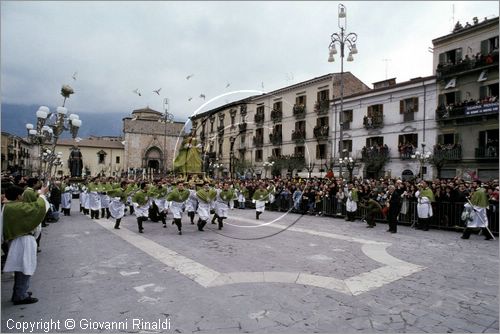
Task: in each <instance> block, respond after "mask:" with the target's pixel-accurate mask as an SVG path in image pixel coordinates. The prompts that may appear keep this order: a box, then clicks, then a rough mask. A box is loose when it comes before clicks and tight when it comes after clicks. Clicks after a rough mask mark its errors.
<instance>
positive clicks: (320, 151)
mask: <svg viewBox="0 0 500 334" xmlns="http://www.w3.org/2000/svg"><path fill="white" fill-rule="evenodd" d="M316 159H326V144H319V145H316Z"/></svg>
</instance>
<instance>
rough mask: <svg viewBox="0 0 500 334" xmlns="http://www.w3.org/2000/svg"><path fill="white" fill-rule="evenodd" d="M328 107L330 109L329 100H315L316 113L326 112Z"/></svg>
mask: <svg viewBox="0 0 500 334" xmlns="http://www.w3.org/2000/svg"><path fill="white" fill-rule="evenodd" d="M329 109H330V101H329V100H322V101H316V103H315V104H314V111H316V112H317V113H318V115H323V114H328V110H329Z"/></svg>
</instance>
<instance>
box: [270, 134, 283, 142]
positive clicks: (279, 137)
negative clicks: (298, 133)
mask: <svg viewBox="0 0 500 334" xmlns="http://www.w3.org/2000/svg"><path fill="white" fill-rule="evenodd" d="M269 141H271V143H272V144H273V145H281V143H282V142H283V140H282V135H281V132H276V133H270V134H269Z"/></svg>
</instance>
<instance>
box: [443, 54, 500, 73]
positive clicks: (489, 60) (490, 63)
mask: <svg viewBox="0 0 500 334" xmlns="http://www.w3.org/2000/svg"><path fill="white" fill-rule="evenodd" d="M489 67H497V68H498V52H497V53H494V54H491V55H487V56H483V57H481V59H479V60H475V59H469V60H462V61H461V62H459V63H457V64H448V65H446V64H445V65H443V64H439V65H438V67H437V69H436V76H437V78H438V79H446V78H449V77H452V76H456V75H458V74H465V73H467V72H473V71H479V70H482V69H486V68H489Z"/></svg>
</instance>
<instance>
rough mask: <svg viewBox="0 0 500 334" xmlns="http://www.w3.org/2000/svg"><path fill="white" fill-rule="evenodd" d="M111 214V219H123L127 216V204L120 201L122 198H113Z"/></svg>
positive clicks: (110, 208)
mask: <svg viewBox="0 0 500 334" xmlns="http://www.w3.org/2000/svg"><path fill="white" fill-rule="evenodd" d="M109 212H110V213H111V217H113V218H114V219H120V218H123V216H124V215H125V203H123V202H122V201H120V197H113V198H111V202H110V203H109Z"/></svg>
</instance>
